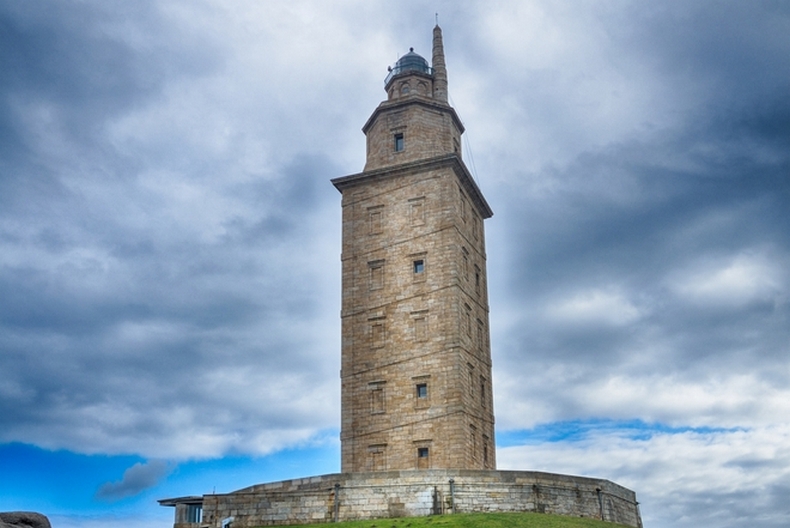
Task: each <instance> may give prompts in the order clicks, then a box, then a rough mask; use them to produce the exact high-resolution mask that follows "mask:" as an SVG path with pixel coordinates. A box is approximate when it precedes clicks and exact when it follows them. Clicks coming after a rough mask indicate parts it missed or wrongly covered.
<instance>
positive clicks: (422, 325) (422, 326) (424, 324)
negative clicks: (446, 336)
mask: <svg viewBox="0 0 790 528" xmlns="http://www.w3.org/2000/svg"><path fill="white" fill-rule="evenodd" d="M413 322H414V340H415V341H417V342H422V341H427V340H428V317H427V316H426V315H422V316H420V317H415V318H414V319H413Z"/></svg>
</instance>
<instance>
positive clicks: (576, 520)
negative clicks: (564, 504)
mask: <svg viewBox="0 0 790 528" xmlns="http://www.w3.org/2000/svg"><path fill="white" fill-rule="evenodd" d="M618 526H623V525H620V524H614V523H609V522H602V521H596V520H594V519H587V518H580V517H564V516H561V515H547V514H541V513H457V514H455V515H432V516H429V517H400V518H397V519H372V520H368V521H347V522H340V523H332V524H306V525H300V526H298V527H296V526H291V527H290V528H434V527H435V528H615V527H618Z"/></svg>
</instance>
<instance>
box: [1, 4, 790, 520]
mask: <svg viewBox="0 0 790 528" xmlns="http://www.w3.org/2000/svg"><path fill="white" fill-rule="evenodd" d="M437 12H438V13H439V24H440V25H441V26H442V28H443V32H444V44H445V52H446V60H447V67H448V78H449V93H450V101H451V104H452V105H453V106H454V107H455V109H456V110H457V112H458V114H459V115H460V117H461V119H462V121H463V122H464V125H465V127H466V133H465V140H464V144H463V149H464V159H465V161H466V163H467V165H468V166H469V168H470V170H471V171H472V173H473V174H474V175H475V178H476V179H477V182H478V184H479V186H480V188H481V189H482V191H483V193H484V194H485V196H486V198H487V200H488V202H489V203H490V204H491V207H492V208H493V210H494V216H493V217H492V218H491V219H490V220H487V221H486V226H485V228H486V237H487V252H488V254H487V256H488V279H489V290H490V291H489V293H490V299H489V301H490V309H491V312H490V317H491V327H492V336H491V340H492V354H493V377H494V379H493V384H494V389H493V390H494V405H495V412H496V418H497V457H498V467H499V469H522V470H541V471H550V472H558V473H569V474H576V475H587V476H593V477H600V478H606V479H610V480H613V481H615V482H617V483H619V484H621V485H623V486H626V487H628V488H630V489H633V490H634V491H636V493H637V498H638V500H639V501H640V508H641V511H642V515H643V519H644V522H645V526H646V527H649V528H669V527H680V528H685V527H699V526H716V527H718V528H734V527H741V526H747V525H748V526H749V527H750V528H772V527H780V526H782V527H785V526H787V525H788V524H790V501H788V499H787V498H788V496H789V495H790V424H788V417H789V416H790V98H789V97H788V95H790V3H788V2H783V1H767V0H766V1H759V0H755V1H751V2H742V1H727V0H723V1H718V2H713V1H696V0H687V1H682V2H681V1H667V2H642V1H633V2H631V1H627V0H613V1H603V0H601V1H595V0H585V1H567V2H556V1H549V0H545V1H544V0H523V1H504V0H502V1H486V2H473V1H469V0H460V1H459V0H453V1H445V0H437V1H434V2H425V1H415V0H402V1H399V2H386V3H385V2H378V1H366V0H338V1H333V2H325V1H318V0H314V1H307V0H290V1H287V2H286V1H282V2H277V1H261V0H259V1H253V0H238V1H236V2H224V1H220V0H189V1H186V0H157V1H155V2H154V1H148V0H140V1H136V2H122V1H114V0H79V1H77V0H64V1H58V2H54V1H51V2H13V1H7V2H2V3H0V72H1V73H0V475H2V478H0V511H8V510H20V509H21V510H34V511H40V512H42V513H45V514H46V515H48V516H49V517H50V519H51V520H52V522H53V526H55V528H72V527H89V528H93V527H99V526H107V524H108V523H110V522H112V523H114V524H120V525H123V526H126V527H129V528H161V527H166V526H171V525H172V522H173V510H172V509H171V508H164V507H161V506H159V505H158V504H157V503H156V499H161V498H167V497H177V496H183V495H199V494H202V493H210V492H218V493H224V492H229V491H232V490H234V489H239V488H242V487H246V486H249V485H252V484H255V483H260V482H267V481H272V480H279V479H287V478H296V477H303V476H310V475H318V474H324V473H332V472H337V471H339V468H340V454H339V440H338V434H339V419H340V408H339V404H340V383H339V368H340V316H339V313H340V194H339V193H338V192H337V191H336V190H335V189H334V188H333V186H332V185H331V184H330V182H329V180H330V179H331V178H335V177H340V176H345V175H348V174H354V173H357V172H360V171H361V170H362V168H363V165H364V158H365V138H364V135H363V134H362V132H361V130H360V129H361V127H362V125H363V124H364V123H365V121H366V120H367V118H368V117H369V116H370V114H371V113H372V112H373V110H374V109H375V107H376V106H377V105H378V104H379V102H381V101H382V100H383V99H384V98H385V95H386V94H385V93H384V90H383V86H384V85H383V81H384V78H385V77H386V75H387V66H389V65H392V64H393V63H394V62H395V61H396V60H397V59H398V57H399V56H401V55H403V54H405V53H406V52H407V51H408V50H409V47H414V49H415V51H416V52H417V53H420V54H422V55H423V56H426V57H430V53H431V51H430V46H431V30H432V28H433V26H434V23H435V13H437Z"/></svg>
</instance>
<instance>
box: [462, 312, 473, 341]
mask: <svg viewBox="0 0 790 528" xmlns="http://www.w3.org/2000/svg"><path fill="white" fill-rule="evenodd" d="M464 327H465V328H464V330H466V335H468V336H469V337H472V307H471V306H469V305H468V304H464Z"/></svg>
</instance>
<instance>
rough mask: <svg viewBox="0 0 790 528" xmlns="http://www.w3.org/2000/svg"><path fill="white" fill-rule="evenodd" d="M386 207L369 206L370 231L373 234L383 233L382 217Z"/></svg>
mask: <svg viewBox="0 0 790 528" xmlns="http://www.w3.org/2000/svg"><path fill="white" fill-rule="evenodd" d="M383 212H384V207H382V206H378V207H370V208H368V233H369V234H371V235H379V234H381V231H382V227H381V219H382V216H383V215H382V213H383Z"/></svg>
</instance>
